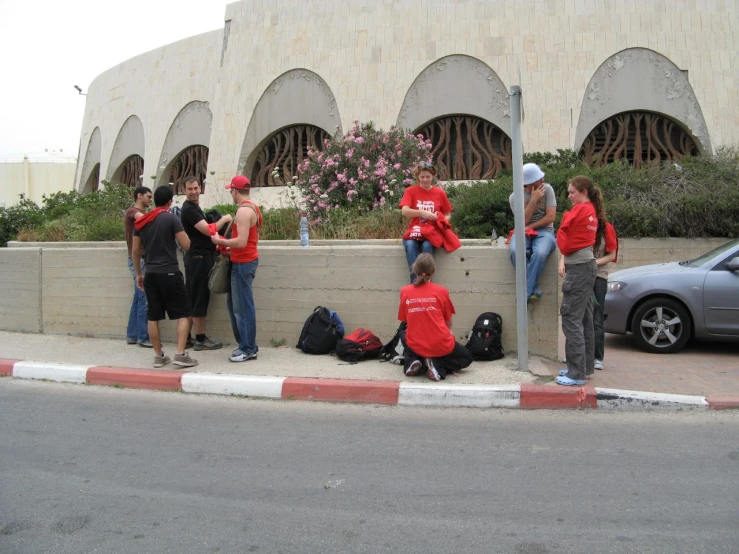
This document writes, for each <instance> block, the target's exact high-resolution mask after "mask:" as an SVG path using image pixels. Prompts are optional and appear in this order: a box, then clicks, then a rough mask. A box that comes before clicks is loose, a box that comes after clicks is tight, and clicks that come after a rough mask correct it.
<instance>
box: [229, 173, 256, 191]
mask: <svg viewBox="0 0 739 554" xmlns="http://www.w3.org/2000/svg"><path fill="white" fill-rule="evenodd" d="M250 188H251V181H249V179H247V178H246V177H244V176H243V175H236V176H235V177H234V178H233V179H231V182H230V183H229V184H227V185H226V190H229V189H241V190H249V189H250Z"/></svg>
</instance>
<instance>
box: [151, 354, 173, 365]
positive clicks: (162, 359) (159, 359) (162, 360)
mask: <svg viewBox="0 0 739 554" xmlns="http://www.w3.org/2000/svg"><path fill="white" fill-rule="evenodd" d="M170 361H171V360H170V359H169V356H167V355H166V354H165V353H164V352H162V355H161V356H157V355H156V354H154V367H164V366H165V365H167V364H168V363H169V362H170Z"/></svg>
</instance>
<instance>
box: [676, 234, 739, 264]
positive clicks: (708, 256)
mask: <svg viewBox="0 0 739 554" xmlns="http://www.w3.org/2000/svg"><path fill="white" fill-rule="evenodd" d="M737 245H739V239H735V240H732V241H729V242H727V243H726V244H723V245H721V246H719V247H718V248H714V249H713V250H711V251H710V252H706V253H705V254H703V255H702V256H698V257H697V258H695V259H694V260H690V261H687V262H680V263H681V265H688V266H690V267H700V266H702V265H703V264H704V263H706V262H708V261H710V260H712V259H713V258H715V257H716V256H719V255H721V254H723V253H724V252H728V251H729V250H731V249H732V248H734V247H735V246H737Z"/></svg>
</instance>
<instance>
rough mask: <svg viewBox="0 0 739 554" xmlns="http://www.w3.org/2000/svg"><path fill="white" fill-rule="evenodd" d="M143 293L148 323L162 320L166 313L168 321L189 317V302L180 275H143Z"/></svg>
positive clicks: (147, 273)
mask: <svg viewBox="0 0 739 554" xmlns="http://www.w3.org/2000/svg"><path fill="white" fill-rule="evenodd" d="M144 292H145V293H146V303H147V304H148V306H147V308H146V318H147V319H148V320H149V321H160V320H162V319H164V313H165V312H166V313H167V315H168V316H169V319H180V318H183V317H189V316H190V300H189V299H188V297H187V289H185V280H184V279H183V278H182V273H180V272H179V271H175V272H173V273H151V272H149V271H147V272H146V273H145V274H144Z"/></svg>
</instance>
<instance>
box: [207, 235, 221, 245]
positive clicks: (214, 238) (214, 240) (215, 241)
mask: <svg viewBox="0 0 739 554" xmlns="http://www.w3.org/2000/svg"><path fill="white" fill-rule="evenodd" d="M210 241H211V242H212V243H213V244H223V238H222V237H221V235H218V234H215V235H213V236H212V237H210Z"/></svg>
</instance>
